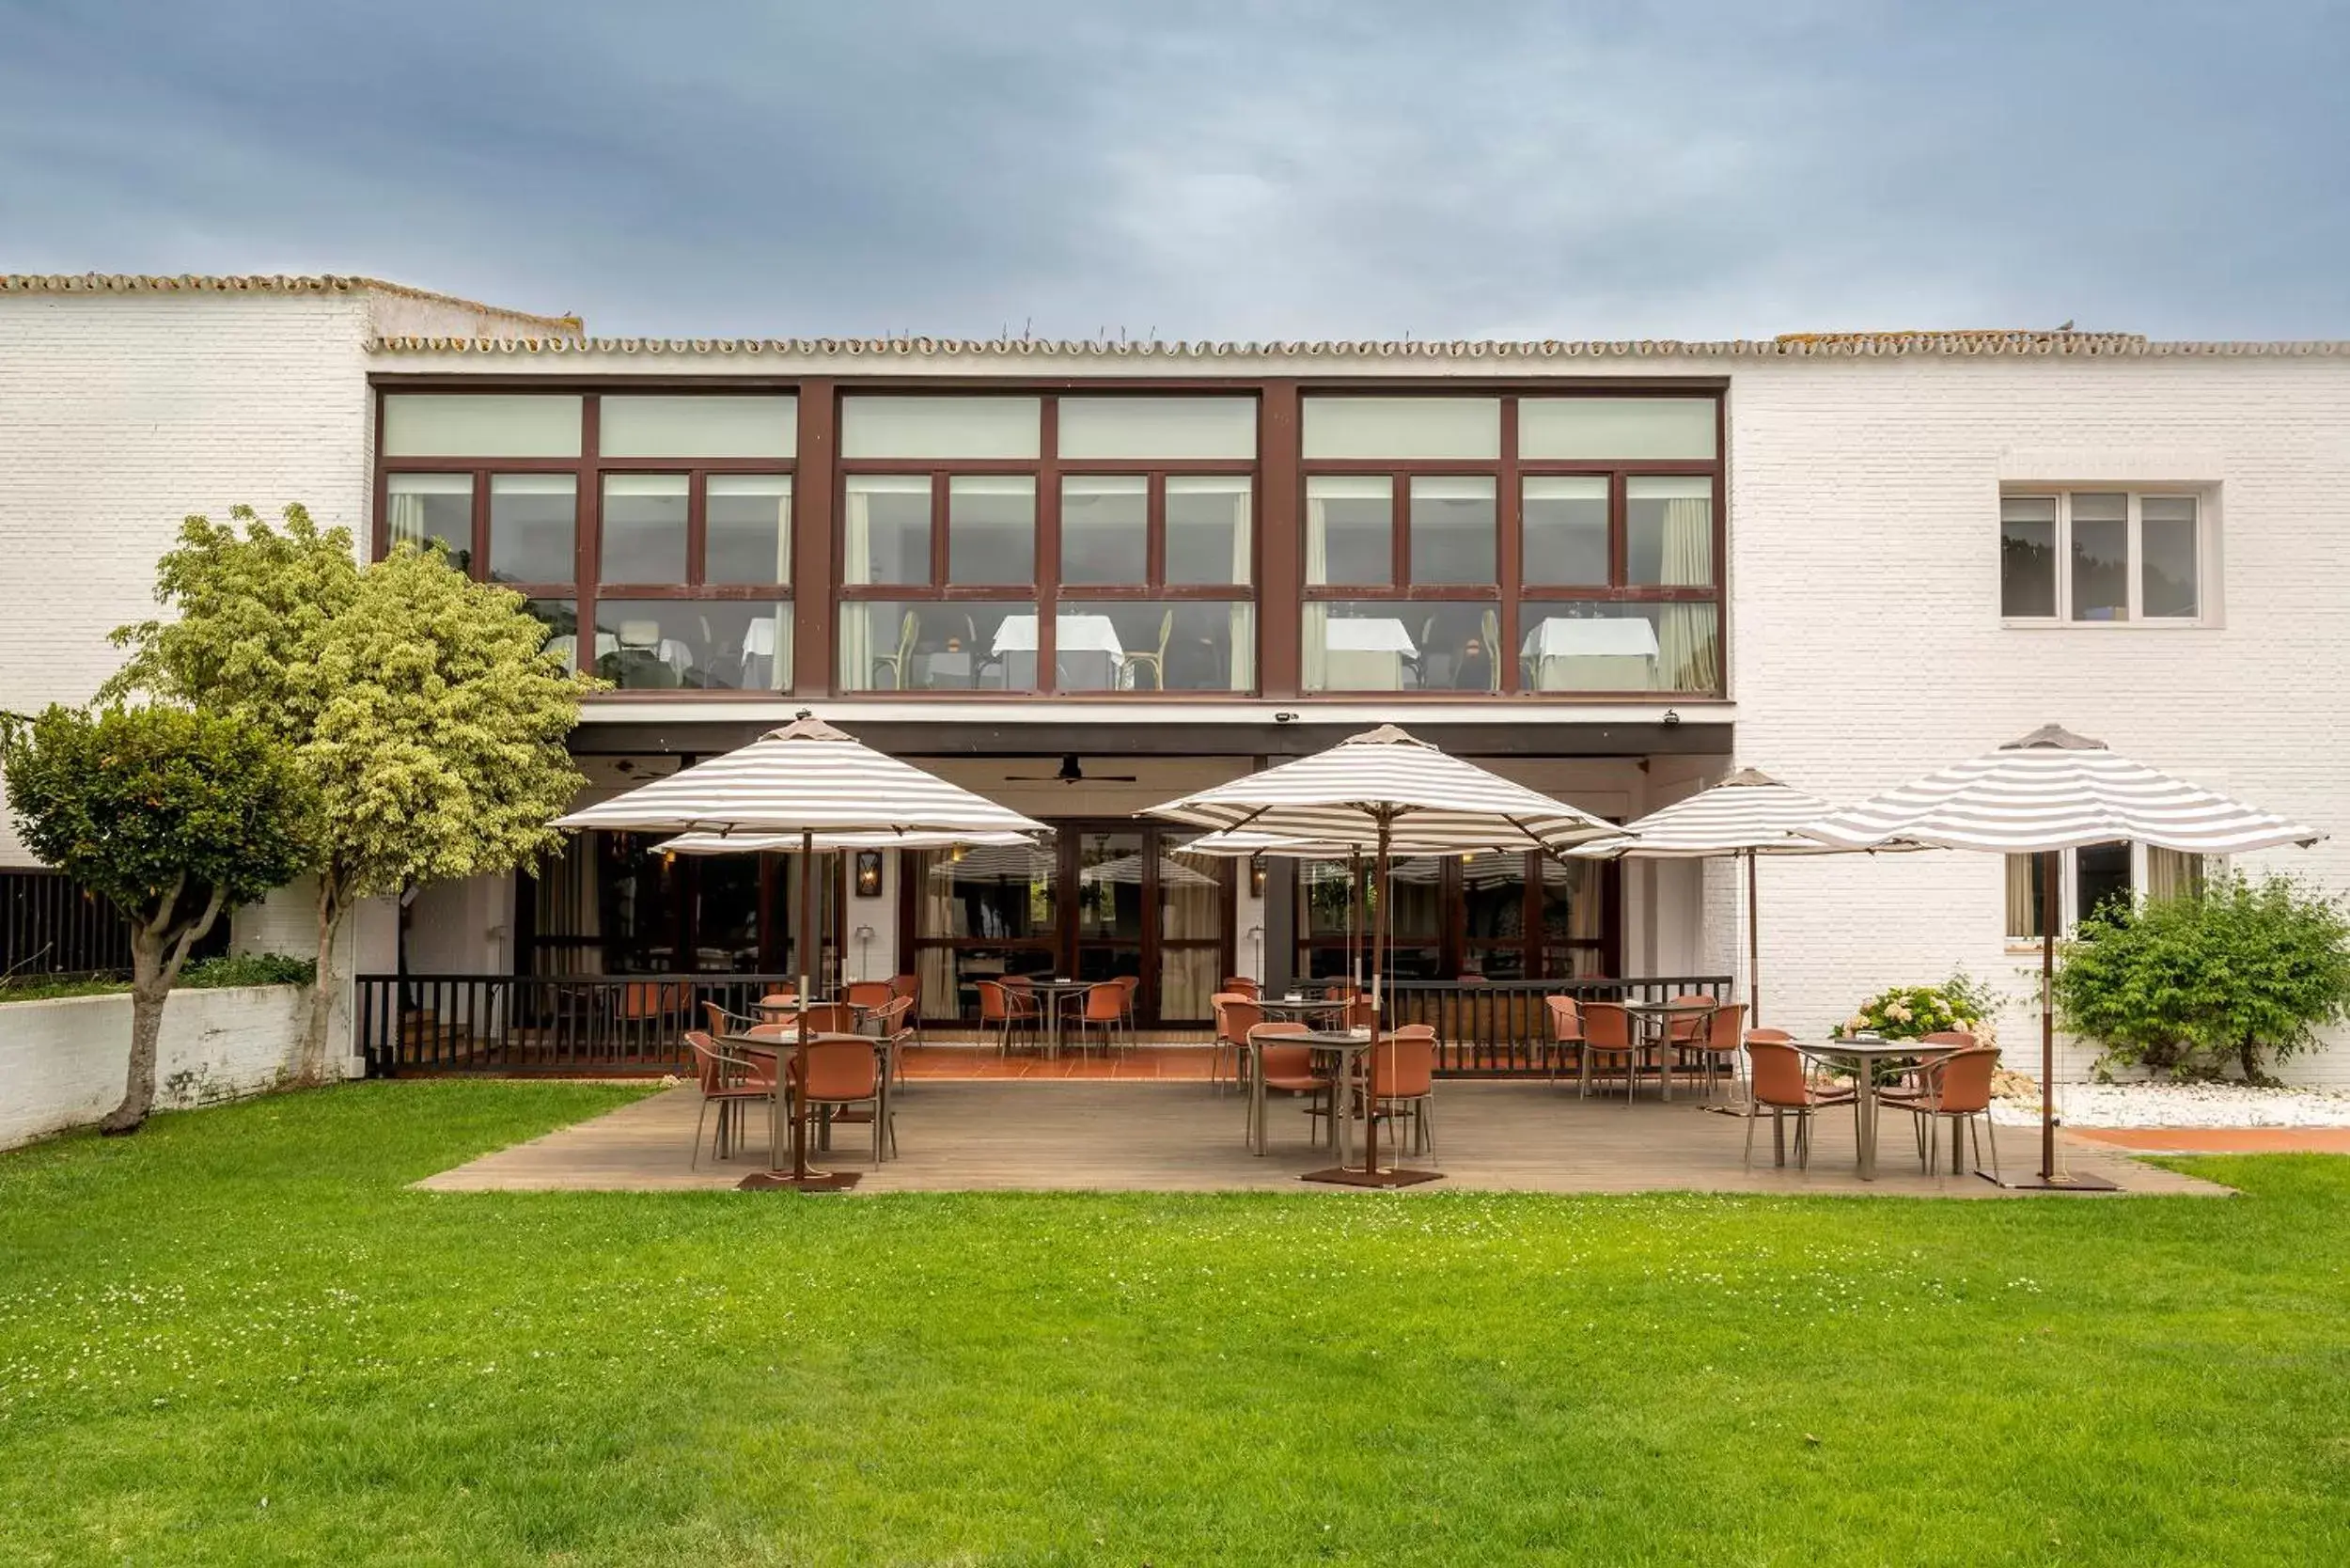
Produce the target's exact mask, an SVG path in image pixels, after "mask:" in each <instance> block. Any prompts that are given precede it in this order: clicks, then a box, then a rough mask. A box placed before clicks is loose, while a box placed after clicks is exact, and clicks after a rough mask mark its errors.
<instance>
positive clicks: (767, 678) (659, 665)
mask: <svg viewBox="0 0 2350 1568" xmlns="http://www.w3.org/2000/svg"><path fill="white" fill-rule="evenodd" d="M594 668H595V671H596V673H597V674H598V675H600V676H602V677H603V678H604V679H605V680H607V681H609V682H613V684H615V685H617V686H619V687H620V688H622V689H623V690H628V691H678V690H692V691H780V690H782V689H784V688H785V687H786V686H788V685H789V684H790V683H791V605H790V604H776V603H773V602H768V603H759V602H753V601H744V600H713V599H599V600H597V601H596V653H595V664H594Z"/></svg>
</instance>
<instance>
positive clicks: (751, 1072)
mask: <svg viewBox="0 0 2350 1568" xmlns="http://www.w3.org/2000/svg"><path fill="white" fill-rule="evenodd" d="M685 1043H686V1044H688V1045H689V1046H691V1047H693V1051H694V1078H695V1082H696V1083H697V1085H698V1086H699V1087H700V1089H701V1092H702V1103H701V1109H700V1110H698V1111H697V1112H696V1113H695V1115H694V1152H693V1155H692V1157H691V1158H690V1159H688V1160H687V1161H686V1165H685V1168H687V1169H688V1170H692V1169H694V1168H697V1167H698V1166H699V1165H700V1164H701V1156H702V1124H703V1122H705V1121H708V1120H709V1117H710V1107H711V1106H713V1105H715V1106H717V1107H718V1127H717V1130H716V1132H715V1133H713V1135H712V1138H711V1150H710V1154H711V1158H713V1159H719V1160H723V1159H725V1158H726V1157H727V1156H728V1155H729V1154H730V1153H732V1152H734V1145H735V1142H736V1140H737V1138H738V1137H739V1135H740V1133H741V1130H742V1128H741V1122H742V1117H743V1113H744V1110H745V1109H746V1108H748V1107H749V1106H752V1105H765V1106H766V1107H767V1114H768V1115H769V1116H773V1115H775V1113H776V1080H775V1078H774V1076H773V1075H772V1068H771V1065H770V1064H768V1063H763V1062H755V1061H753V1060H751V1059H749V1058H744V1057H738V1056H735V1055H733V1054H731V1053H730V1052H727V1051H723V1050H721V1049H719V1048H718V1046H717V1045H716V1044H715V1043H713V1041H712V1040H711V1037H710V1036H709V1035H708V1034H705V1033H704V1032H703V1031H701V1030H700V1029H689V1030H688V1031H686V1035H685Z"/></svg>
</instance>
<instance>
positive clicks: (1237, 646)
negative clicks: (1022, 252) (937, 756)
mask: <svg viewBox="0 0 2350 1568" xmlns="http://www.w3.org/2000/svg"><path fill="white" fill-rule="evenodd" d="M847 401H848V403H849V404H851V405H853V414H854V419H855V420H857V421H862V423H861V425H860V427H859V428H860V430H861V432H862V433H860V434H859V435H858V437H857V439H856V440H855V441H854V442H852V441H849V440H848V439H846V437H844V439H843V447H844V449H847V450H849V451H850V453H851V455H852V456H853V457H854V459H855V460H856V461H855V462H854V463H852V464H851V471H850V472H849V473H848V474H847V475H846V477H845V478H844V480H843V486H842V494H843V499H842V522H841V543H842V549H841V555H842V562H841V600H842V605H841V612H840V615H839V617H838V622H839V628H840V630H839V636H838V645H837V649H836V661H837V662H836V680H837V683H838V685H839V687H840V688H841V689H843V690H848V691H877V690H878V691H926V692H954V691H979V692H994V691H1004V692H1015V691H1042V692H1073V693H1099V694H1112V693H1115V694H1141V693H1159V692H1181V691H1218V692H1230V691H1246V690H1249V689H1252V688H1253V686H1254V683H1255V681H1256V667H1257V658H1256V647H1255V636H1256V606H1255V599H1254V594H1253V583H1254V577H1255V545H1254V541H1253V538H1252V536H1251V530H1250V518H1251V513H1252V502H1253V498H1254V495H1255V488H1256V481H1255V478H1254V476H1253V475H1252V474H1250V473H1246V472H1239V471H1231V465H1232V464H1235V463H1238V464H1241V465H1244V466H1245V465H1246V464H1248V463H1250V462H1251V461H1252V460H1253V457H1254V454H1255V450H1256V400H1255V399H1253V398H1184V397H1156V396H1153V397H1122V396H1110V395H1103V396H1093V397H1076V396H1072V397H1062V398H1056V399H1051V400H1046V399H1042V398H1029V399H1002V398H981V399H977V400H973V399H968V398H952V397H938V398H919V399H911V400H909V399H898V398H880V397H873V398H852V399H849V400H847ZM973 402H978V403H985V404H989V405H991V406H989V407H986V408H978V409H975V408H971V407H966V406H964V405H966V404H970V403H973ZM868 405H870V406H868ZM885 405H886V406H885ZM1031 427H1033V428H1031ZM981 458H986V459H988V460H989V461H987V462H984V463H982V462H980V461H979V459H981ZM1028 459H1034V462H1033V463H1030V462H1028V461H1026V460H1028ZM1219 470H1225V471H1219Z"/></svg>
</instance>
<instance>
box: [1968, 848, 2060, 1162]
mask: <svg viewBox="0 0 2350 1568" xmlns="http://www.w3.org/2000/svg"><path fill="white" fill-rule="evenodd" d="M2058 865H2059V861H2058V857H2057V855H2056V853H2055V852H2054V851H2052V850H2050V851H2043V852H2042V854H2041V856H2040V886H2041V894H2040V1179H2041V1180H2042V1181H2044V1182H2053V1181H2055V1180H2056V996H2055V992H2056V911H2057V876H2058V874H2059V871H2058ZM1951 1136H1952V1137H1956V1136H1957V1135H1955V1134H1953V1135H1951Z"/></svg>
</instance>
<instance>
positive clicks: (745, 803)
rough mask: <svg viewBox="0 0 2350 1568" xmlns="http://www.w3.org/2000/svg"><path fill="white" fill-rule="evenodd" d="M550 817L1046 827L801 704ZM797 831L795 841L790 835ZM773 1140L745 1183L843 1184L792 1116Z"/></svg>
mask: <svg viewBox="0 0 2350 1568" xmlns="http://www.w3.org/2000/svg"><path fill="white" fill-rule="evenodd" d="M555 825H556V826H557V827H600V828H608V829H613V830H616V831H626V832H636V833H679V834H712V835H715V836H718V837H720V838H732V837H734V836H735V835H737V834H746V835H747V834H756V835H762V836H769V837H779V838H780V839H782V840H783V844H784V846H785V847H790V848H796V849H797V851H798V853H799V854H802V855H814V854H815V853H816V846H817V839H818V836H819V835H823V836H825V837H826V838H827V839H828V840H832V841H836V842H837V839H838V835H842V834H872V835H878V836H881V837H882V838H883V839H885V840H886V839H894V838H896V837H898V836H900V835H917V834H919V835H924V836H928V837H931V838H932V839H933V840H934V839H935V838H936V837H937V836H939V835H947V836H950V837H955V836H961V835H966V834H1010V835H1020V834H1030V833H1042V832H1044V831H1045V827H1044V824H1043V823H1037V822H1031V821H1029V820H1028V819H1027V818H1026V817H1024V816H1022V815H1021V814H1020V813H1019V812H1017V811H1013V810H1011V809H1010V808H1006V807H1002V806H998V805H996V804H995V802H994V801H992V800H988V799H986V798H985V797H983V796H980V795H975V794H973V793H972V792H970V791H968V790H965V789H964V788H962V787H961V786H959V785H955V784H949V783H948V782H947V780H945V779H943V778H940V777H937V776H934V775H932V774H927V773H924V772H923V771H922V770H921V769H919V768H917V767H913V766H911V765H909V764H907V763H905V762H901V761H900V760H898V759H896V758H895V757H888V756H885V755H884V754H882V753H881V752H878V751H875V750H874V749H873V748H872V747H870V746H868V745H860V744H858V743H857V742H856V741H854V740H852V739H851V738H850V737H849V736H847V735H844V734H842V733H841V732H840V731H839V730H838V729H834V728H833V727H832V726H831V725H829V724H826V723H825V722H824V721H823V720H822V719H820V718H815V717H812V716H809V715H807V714H805V713H804V714H802V716H801V717H800V718H799V719H798V720H797V721H796V722H794V723H791V724H788V725H786V726H784V727H783V728H782V729H772V730H769V731H768V732H767V733H766V734H764V735H761V736H760V738H759V739H758V740H756V741H753V742H752V743H751V744H750V745H746V746H744V747H742V748H740V749H739V750H735V751H729V752H728V753H727V754H726V755H724V756H723V757H713V758H712V759H711V760H708V761H706V762H697V763H696V764H695V765H694V766H692V767H690V768H681V769H679V770H678V771H677V772H676V773H673V774H670V775H669V776H666V778H656V779H654V780H652V781H651V782H650V783H648V784H641V785H639V786H637V787H636V788H635V789H634V790H631V791H629V792H628V793H626V794H624V795H620V796H619V797H617V798H615V799H612V800H607V801H603V802H601V803H599V804H597V805H594V806H590V807H587V808H583V809H581V810H577V811H573V812H572V813H571V814H569V815H568V816H563V817H558V818H556V821H555ZM793 838H796V839H797V840H798V842H797V844H796V845H792V844H791V839H793ZM815 929H816V879H815V878H814V877H812V876H807V877H802V878H801V879H800V930H801V932H802V933H810V932H813V931H814V930H815ZM796 945H797V947H798V948H799V949H800V995H801V996H813V995H814V991H813V989H812V988H811V987H810V985H809V983H808V979H809V977H808V962H807V955H808V949H809V947H810V945H811V944H809V943H808V942H807V941H806V940H802V941H801V942H799V943H798V944H796ZM798 1058H799V1069H800V1071H801V1072H802V1073H803V1074H805V1073H806V1071H807V1015H806V1014H802V1015H801V1020H800V1037H799V1047H798ZM781 1156H782V1150H781V1147H780V1145H779V1144H778V1145H777V1146H776V1148H774V1149H773V1150H772V1151H771V1153H770V1157H769V1163H770V1165H771V1166H772V1167H774V1168H771V1169H769V1170H767V1171H765V1172H762V1173H761V1174H760V1175H757V1176H751V1177H746V1178H745V1179H744V1186H762V1187H764V1186H791V1187H798V1188H803V1189H822V1188H835V1187H845V1186H850V1185H853V1184H854V1183H855V1180H856V1177H855V1175H854V1173H852V1172H827V1171H812V1170H810V1169H808V1168H807V1127H806V1126H805V1125H804V1124H803V1122H802V1119H801V1118H799V1117H797V1116H794V1117H792V1118H791V1169H789V1170H784V1169H782V1168H781V1167H782V1164H783V1161H782V1157H781Z"/></svg>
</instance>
